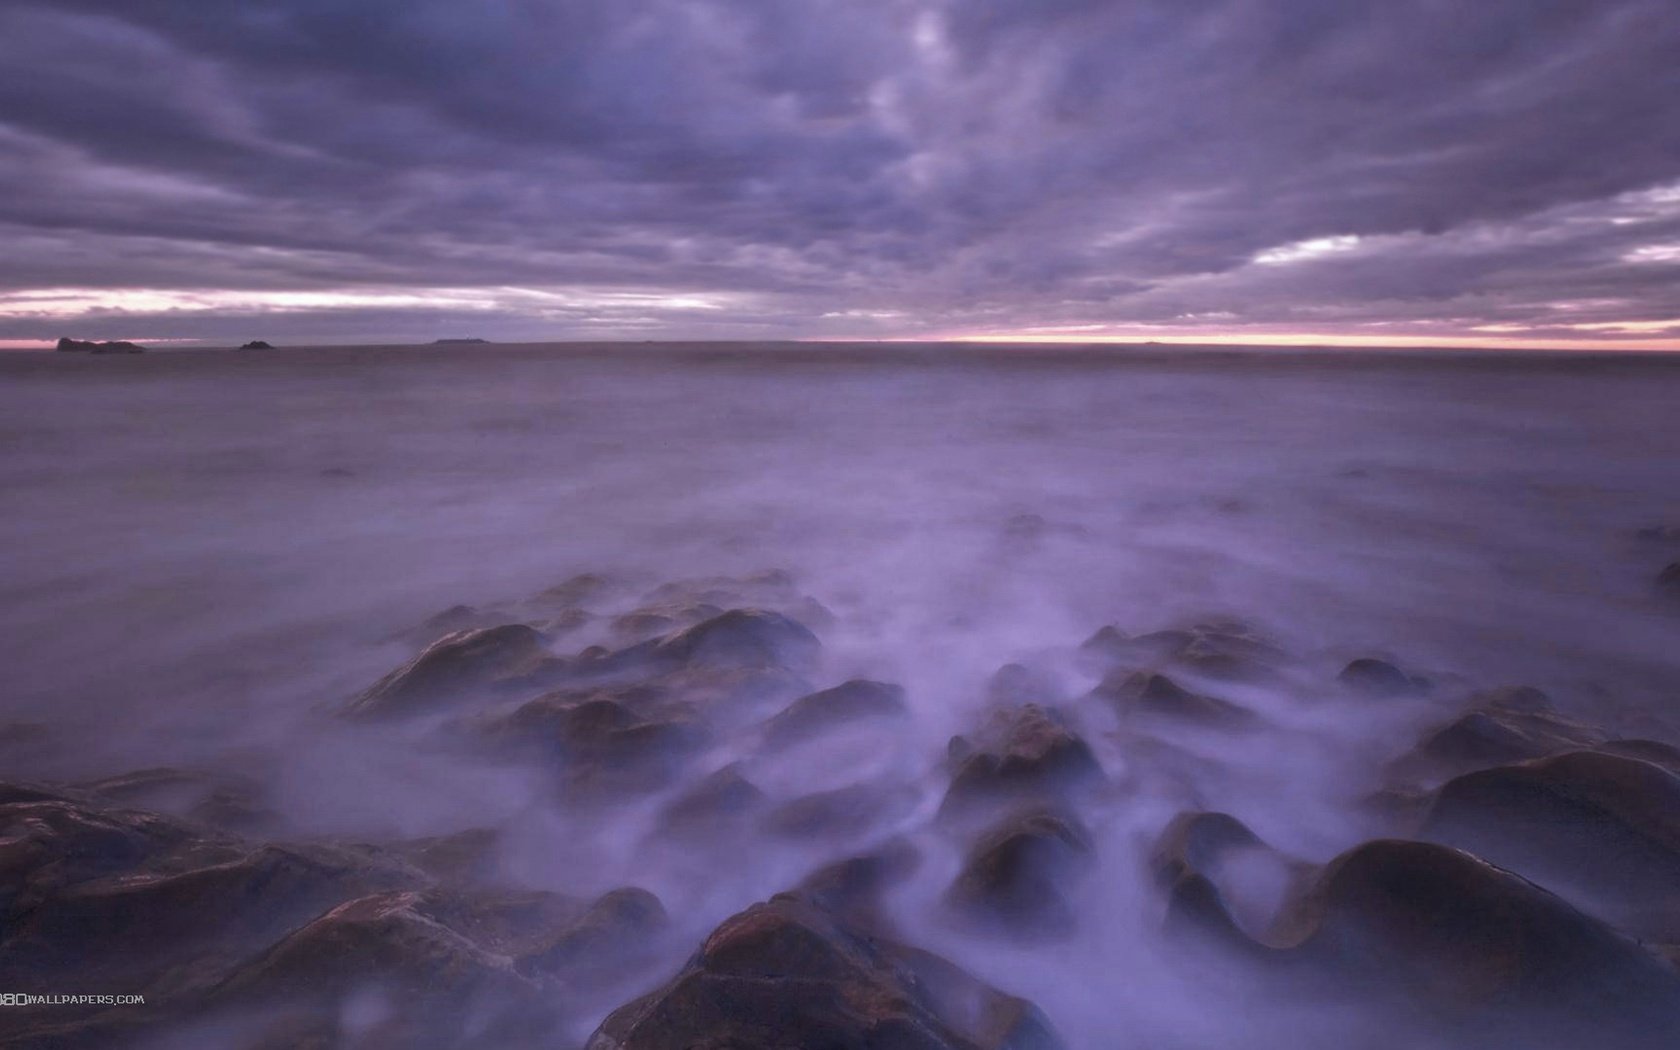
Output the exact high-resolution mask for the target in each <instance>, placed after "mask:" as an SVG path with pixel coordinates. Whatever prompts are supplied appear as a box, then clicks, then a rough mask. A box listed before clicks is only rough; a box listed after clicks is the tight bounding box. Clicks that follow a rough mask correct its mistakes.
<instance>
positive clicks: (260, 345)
mask: <svg viewBox="0 0 1680 1050" xmlns="http://www.w3.org/2000/svg"><path fill="white" fill-rule="evenodd" d="M239 349H241V350H273V349H274V347H272V346H269V345H268V344H267V343H265V342H263V341H262V340H261V339H253V340H251V341H250V342H249V343H246V344H245V345H243V346H241V347H240V348H239Z"/></svg>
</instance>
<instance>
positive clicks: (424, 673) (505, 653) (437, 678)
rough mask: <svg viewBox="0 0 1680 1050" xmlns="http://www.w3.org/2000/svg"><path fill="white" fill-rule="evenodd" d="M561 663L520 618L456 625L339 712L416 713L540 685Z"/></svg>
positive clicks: (356, 715)
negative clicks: (457, 627) (510, 621)
mask: <svg viewBox="0 0 1680 1050" xmlns="http://www.w3.org/2000/svg"><path fill="white" fill-rule="evenodd" d="M561 666H562V664H561V661H559V660H557V659H556V658H555V657H554V656H552V655H551V654H550V653H549V652H548V650H547V649H545V648H544V647H543V644H542V638H541V636H540V635H538V634H537V632H536V631H535V630H533V629H532V628H530V627H528V626H526V625H525V624H506V625H503V626H500V627H486V628H479V629H473V630H465V631H457V632H455V633H453V634H448V635H445V636H443V637H442V638H439V639H438V640H437V641H435V642H433V643H432V644H431V645H429V646H427V647H426V649H425V651H424V652H422V653H421V654H420V655H419V656H417V657H415V658H414V659H413V660H411V661H410V662H409V663H407V664H405V665H404V666H402V667H400V668H398V669H397V670H395V671H392V672H391V673H390V674H388V675H386V676H385V677H384V678H381V679H380V680H379V681H378V682H376V683H374V684H373V685H372V686H371V687H370V688H369V689H368V690H367V691H366V692H364V693H362V695H360V696H358V697H357V698H356V699H355V700H353V701H351V703H350V704H349V706H348V707H346V708H345V712H344V713H345V714H346V715H348V716H350V717H353V718H390V717H400V716H405V715H413V714H420V713H424V712H427V711H432V710H436V709H438V708H440V707H444V706H447V705H449V704H452V703H457V702H461V701H470V700H474V699H482V697H483V694H488V693H492V692H494V691H496V690H498V689H505V688H509V687H514V686H532V685H536V686H538V687H540V683H541V682H542V681H544V680H545V677H552V676H553V675H555V674H557V673H558V671H559V669H560V668H561Z"/></svg>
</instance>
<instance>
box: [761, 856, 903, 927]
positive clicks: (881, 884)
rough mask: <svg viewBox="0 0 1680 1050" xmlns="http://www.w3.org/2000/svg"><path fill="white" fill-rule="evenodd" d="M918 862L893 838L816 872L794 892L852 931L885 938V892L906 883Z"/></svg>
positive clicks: (807, 877)
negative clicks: (849, 927)
mask: <svg viewBox="0 0 1680 1050" xmlns="http://www.w3.org/2000/svg"><path fill="white" fill-rule="evenodd" d="M921 861H922V858H921V854H920V853H919V852H918V851H917V849H916V847H915V846H913V845H911V844H910V843H909V842H908V841H907V840H905V839H902V838H895V839H891V840H889V841H888V842H887V843H885V844H884V845H882V846H880V847H879V848H877V849H874V850H871V851H870V852H868V853H865V854H861V855H859V856H856V857H848V858H847V859H845V860H841V861H836V862H835V863H833V864H829V865H826V866H824V867H822V868H819V869H817V870H816V871H814V872H812V873H811V874H810V875H808V876H806V877H805V879H804V880H803V881H801V882H800V883H799V885H798V886H797V887H796V888H795V889H794V891H793V892H794V895H795V896H797V897H799V898H801V899H803V900H807V901H810V902H811V903H813V904H815V905H816V906H817V907H819V908H821V909H823V910H824V911H826V912H828V913H829V914H830V915H833V916H835V917H836V918H838V919H840V920H841V921H842V922H844V923H846V924H847V925H849V926H851V927H852V928H854V929H857V930H861V931H865V932H868V933H871V934H878V935H883V936H884V935H887V934H888V933H889V932H890V928H889V924H888V923H887V922H886V919H885V916H884V912H883V905H884V900H883V898H884V897H885V894H886V891H887V890H889V889H891V888H892V887H894V886H896V885H898V884H899V883H901V882H903V881H904V880H906V879H908V878H909V877H910V876H911V875H912V874H913V873H914V872H915V871H916V869H917V868H918V867H920V865H921Z"/></svg>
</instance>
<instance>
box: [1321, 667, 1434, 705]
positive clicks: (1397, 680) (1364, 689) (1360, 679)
mask: <svg viewBox="0 0 1680 1050" xmlns="http://www.w3.org/2000/svg"><path fill="white" fill-rule="evenodd" d="M1336 680H1337V681H1338V682H1340V683H1342V684H1343V685H1345V686H1347V687H1348V688H1349V689H1351V690H1353V691H1354V692H1356V693H1361V694H1363V695H1365V696H1370V697H1380V698H1384V699H1388V698H1396V697H1403V696H1418V695H1420V694H1422V693H1424V692H1427V691H1428V689H1429V682H1428V680H1427V679H1424V678H1416V677H1413V676H1412V675H1409V674H1407V673H1406V672H1404V671H1402V670H1400V668H1398V667H1396V666H1394V665H1393V664H1391V663H1389V662H1388V661H1386V660H1378V659H1376V658H1375V657H1369V656H1365V657H1360V658H1359V659H1357V660H1354V661H1353V662H1352V663H1349V664H1348V665H1347V666H1346V667H1344V668H1342V671H1341V673H1340V674H1338V675H1337V676H1336Z"/></svg>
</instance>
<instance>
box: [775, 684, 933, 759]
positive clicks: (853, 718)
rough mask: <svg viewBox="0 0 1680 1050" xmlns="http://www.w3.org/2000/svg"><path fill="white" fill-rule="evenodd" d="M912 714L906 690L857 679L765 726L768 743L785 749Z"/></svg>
mask: <svg viewBox="0 0 1680 1050" xmlns="http://www.w3.org/2000/svg"><path fill="white" fill-rule="evenodd" d="M908 714H909V711H908V709H907V708H906V707H905V706H904V690H903V688H901V687H899V686H896V685H890V684H888V683H886V682H872V681H869V680H868V679H864V678H854V679H852V680H850V681H848V682H843V683H841V684H840V685H837V686H834V687H833V688H831V689H824V690H822V691H821V692H816V693H811V694H809V695H807V696H802V697H800V698H799V699H798V700H795V701H794V702H793V703H791V704H789V705H788V706H787V707H786V708H785V709H784V710H783V711H782V712H781V713H780V714H778V715H776V716H775V717H774V718H772V719H770V720H769V721H768V722H766V723H764V741H765V743H767V744H769V745H771V746H773V747H781V746H786V745H789V744H795V743H799V742H800V741H803V740H810V739H812V738H813V737H817V736H820V735H822V734H823V733H825V732H828V731H829V730H832V729H834V728H836V727H837V726H842V725H848V724H854V723H857V722H867V721H874V720H882V719H897V718H904V717H906V716H907V715H908Z"/></svg>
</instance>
